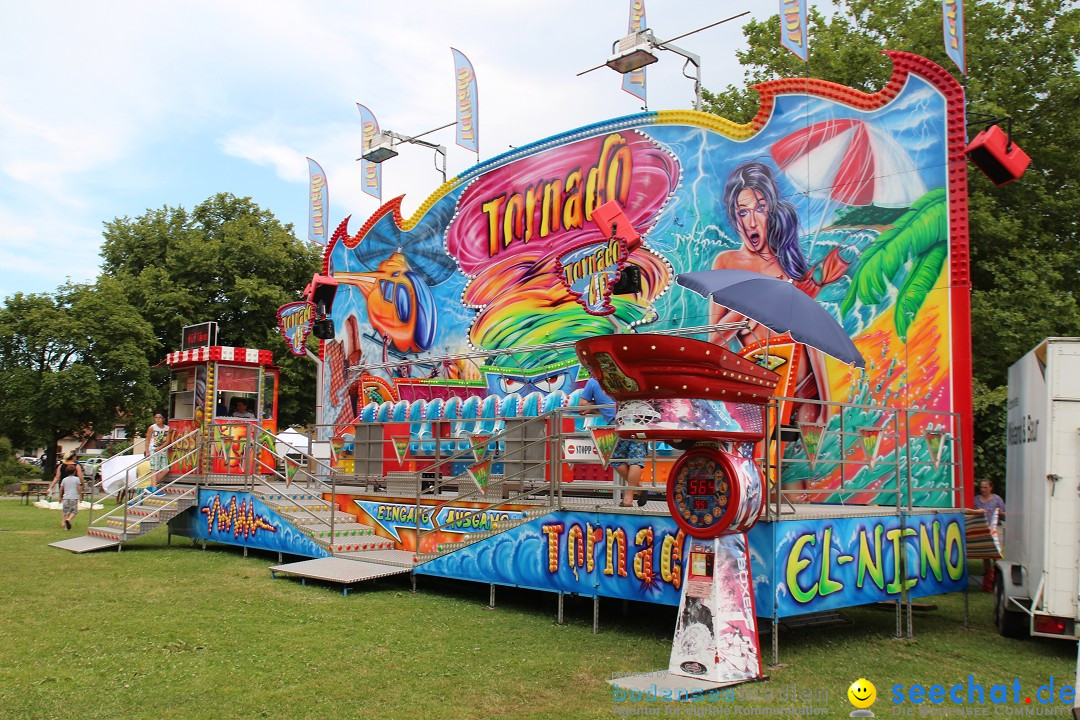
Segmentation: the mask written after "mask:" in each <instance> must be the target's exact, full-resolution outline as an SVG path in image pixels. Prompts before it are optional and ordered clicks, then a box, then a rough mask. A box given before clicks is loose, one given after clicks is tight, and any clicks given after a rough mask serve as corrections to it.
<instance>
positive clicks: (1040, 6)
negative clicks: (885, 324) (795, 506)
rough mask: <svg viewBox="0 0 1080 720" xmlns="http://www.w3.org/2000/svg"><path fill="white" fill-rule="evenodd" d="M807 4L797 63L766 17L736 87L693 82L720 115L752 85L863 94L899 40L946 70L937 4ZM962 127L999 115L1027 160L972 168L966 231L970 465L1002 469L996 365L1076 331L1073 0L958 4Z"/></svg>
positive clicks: (747, 106) (1079, 159)
mask: <svg viewBox="0 0 1080 720" xmlns="http://www.w3.org/2000/svg"><path fill="white" fill-rule="evenodd" d="M833 4H834V6H835V8H836V12H835V14H834V15H832V16H831V17H830V18H826V17H825V16H824V15H823V14H822V13H820V12H819V11H817V10H816V9H811V11H810V13H809V24H810V62H809V63H808V64H804V63H803V62H801V61H800V60H799V59H798V58H796V57H795V56H794V55H793V54H792V53H790V52H788V51H787V50H786V49H784V48H783V47H782V46H781V45H780V43H779V41H778V38H779V33H780V24H779V23H780V19H779V16H773V17H772V18H769V19H768V20H765V21H760V22H758V21H755V22H750V23H748V24H747V25H746V27H745V30H744V33H745V36H746V39H747V41H748V47H747V48H746V49H745V50H742V51H740V52H738V53H737V57H738V60H739V62H740V63H741V64H742V66H743V67H744V70H745V79H746V82H747V87H746V88H737V87H734V86H728V87H727V88H726V89H724V90H723V91H720V92H716V93H710V92H705V93H704V96H705V101H706V107H707V109H709V110H710V111H712V112H715V113H717V114H719V115H722V116H725V117H727V118H729V119H731V120H736V121H744V122H745V121H748V120H749V119H750V118H751V117H753V115H754V114H755V113H756V112H757V109H758V96H757V92H756V91H755V90H753V89H752V87H750V86H752V85H754V84H756V83H759V82H763V81H766V80H772V79H776V78H780V77H799V76H803V75H806V74H809V75H810V76H813V77H817V78H822V79H825V80H832V81H834V82H837V83H841V84H843V85H848V86H850V87H853V88H857V89H859V90H863V91H865V92H875V91H877V90H880V89H881V87H882V86H883V85H884V84H885V82H886V81H887V80H888V79H889V76H890V74H891V72H892V67H891V63H890V62H889V60H888V58H887V57H885V56H884V55H882V54H881V50H883V49H890V50H906V51H908V52H913V53H917V54H919V55H922V56H924V57H927V58H929V59H931V60H933V61H934V62H937V63H938V64H940V65H941V66H942V67H945V68H946V69H948V70H950V71H951V72H954V73H956V68H955V66H953V64H952V62H951V61H950V60H948V59H947V57H946V56H945V51H944V45H943V40H942V29H941V3H940V2H939V0H918V1H917V2H912V0H835V2H834V3H833ZM964 8H965V9H964V14H965V16H966V23H967V33H966V37H967V65H968V75H967V77H966V78H964V79H963V83H964V85H965V89H966V96H967V110H968V120H969V133H970V134H972V135H973V134H974V133H975V132H978V131H979V130H981V129H983V128H984V127H985V125H986V123H985V122H984V121H985V120H988V119H991V118H1000V117H1002V116H1005V115H1010V116H1012V118H1013V138H1014V140H1016V141H1017V142H1018V144H1019V145H1020V146H1021V147H1022V148H1023V149H1024V151H1025V152H1027V153H1028V154H1029V155H1030V156H1031V160H1032V162H1031V167H1030V168H1029V169H1028V171H1027V173H1026V174H1025V175H1024V176H1023V177H1022V178H1021V179H1020V180H1018V181H1017V182H1015V183H1013V184H1011V185H1007V186H1005V187H1001V188H998V187H995V186H994V185H993V184H992V183H990V181H989V180H988V179H986V177H985V176H983V175H982V173H980V172H979V171H978V170H976V169H974V167H973V166H972V168H971V170H972V172H970V173H969V184H970V210H971V218H970V235H971V258H972V270H971V275H972V323H973V331H972V341H973V346H974V369H975V378H974V381H975V384H974V388H975V427H976V437H975V441H976V444H977V448H976V457H975V461H976V471H977V473H980V474H985V475H988V476H991V477H996V478H1000V477H1002V476H1003V475H1004V464H1005V459H1004V452H1003V449H1004V445H1003V435H1002V433H1003V428H1004V425H1005V422H1004V416H1005V395H1006V393H1005V391H1004V385H1005V382H1006V371H1007V369H1008V366H1009V365H1010V364H1012V363H1013V362H1015V361H1016V360H1017V359H1018V358H1019V357H1020V356H1021V355H1023V354H1024V353H1025V352H1027V351H1028V350H1029V349H1031V348H1032V347H1034V345H1035V344H1036V343H1037V342H1039V340H1041V339H1042V338H1044V337H1047V336H1051V335H1059V336H1061V335H1078V334H1080V307H1078V304H1077V297H1076V288H1077V279H1078V278H1077V272H1078V269H1080V220H1078V218H1080V153H1078V152H1077V148H1080V123H1077V122H1076V121H1075V116H1076V113H1077V111H1078V110H1080V67H1078V65H1080V63H1078V61H1077V57H1078V56H1080V9H1078V7H1077V3H1076V2H1075V0H967V2H966V3H965V5H964Z"/></svg>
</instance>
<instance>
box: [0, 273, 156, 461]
mask: <svg viewBox="0 0 1080 720" xmlns="http://www.w3.org/2000/svg"><path fill="white" fill-rule="evenodd" d="M157 347H158V343H157V340H156V339H155V338H154V334H153V332H152V330H151V328H150V325H149V323H147V322H146V321H145V320H143V318H142V317H141V316H140V315H139V313H138V312H137V311H136V310H135V308H134V307H132V306H131V305H130V304H129V303H128V302H127V300H126V298H125V297H124V292H123V290H122V289H121V287H120V285H119V284H118V283H117V282H116V281H115V280H111V279H108V278H102V279H100V280H99V281H98V282H97V284H95V285H73V284H67V285H64V286H62V287H60V288H59V289H58V290H57V291H56V293H55V294H32V295H24V294H23V293H16V294H15V295H14V296H12V297H9V298H7V299H6V300H5V301H4V305H3V307H2V308H0V434H3V435H6V436H7V437H9V438H10V439H11V441H12V443H14V444H15V445H19V446H23V447H29V446H33V445H37V444H44V445H45V447H46V454H47V459H46V463H45V468H46V470H45V473H46V474H48V470H49V469H51V468H52V467H53V465H54V464H55V462H56V444H57V442H59V440H60V439H61V438H64V437H67V436H69V435H81V434H86V433H88V432H91V431H92V430H93V429H94V428H104V427H112V425H113V423H115V422H116V421H118V420H124V421H125V422H126V423H128V424H134V421H135V420H141V419H142V418H145V417H146V414H147V410H148V409H149V407H150V405H151V403H152V400H153V398H154V395H155V388H154V386H153V385H152V384H151V382H150V365H149V363H148V362H147V359H146V358H147V352H148V351H149V352H153V351H155V350H156V349H157Z"/></svg>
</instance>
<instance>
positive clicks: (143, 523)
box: [105, 514, 161, 535]
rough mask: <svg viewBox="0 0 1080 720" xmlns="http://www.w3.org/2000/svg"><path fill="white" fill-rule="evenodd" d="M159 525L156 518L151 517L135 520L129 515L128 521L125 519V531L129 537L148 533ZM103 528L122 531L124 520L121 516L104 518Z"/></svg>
mask: <svg viewBox="0 0 1080 720" xmlns="http://www.w3.org/2000/svg"><path fill="white" fill-rule="evenodd" d="M160 524H161V522H160V521H159V520H158V519H157V518H156V517H153V518H149V517H147V518H143V519H137V518H133V517H131V515H130V514H129V515H128V519H127V531H128V534H129V535H131V534H142V533H144V532H150V531H151V530H153V529H154V528H156V527H157V526H158V525H160ZM105 527H110V528H118V529H120V530H123V529H124V518H123V516H117V517H111V518H105Z"/></svg>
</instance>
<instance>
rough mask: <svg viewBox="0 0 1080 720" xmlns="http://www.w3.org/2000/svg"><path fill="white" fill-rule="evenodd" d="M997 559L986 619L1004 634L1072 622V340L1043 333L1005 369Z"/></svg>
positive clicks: (1067, 627) (1078, 605) (1076, 543)
mask: <svg viewBox="0 0 1080 720" xmlns="http://www.w3.org/2000/svg"><path fill="white" fill-rule="evenodd" d="M1007 447H1008V450H1007V452H1006V469H1005V473H1006V475H1005V502H1006V511H1005V517H1006V519H1007V523H1006V526H1007V527H1006V531H1005V557H1004V559H1003V560H998V561H997V579H996V581H995V582H996V584H995V588H994V601H995V602H994V620H995V621H996V623H997V627H998V630H999V631H1000V632H1001V634H1002V635H1005V636H1007V637H1024V636H1026V635H1029V634H1030V635H1036V636H1041V637H1055V638H1067V639H1074V640H1075V639H1077V637H1078V635H1077V629H1078V627H1080V622H1078V621H1080V572H1078V568H1077V563H1078V560H1080V338H1049V339H1047V340H1044V341H1043V342H1041V343H1039V345H1038V346H1037V347H1036V348H1035V349H1034V350H1032V351H1031V352H1029V353H1028V354H1027V355H1024V357H1022V358H1020V360H1018V361H1017V362H1016V363H1015V364H1014V365H1013V366H1012V367H1010V368H1009V399H1008V446H1007Z"/></svg>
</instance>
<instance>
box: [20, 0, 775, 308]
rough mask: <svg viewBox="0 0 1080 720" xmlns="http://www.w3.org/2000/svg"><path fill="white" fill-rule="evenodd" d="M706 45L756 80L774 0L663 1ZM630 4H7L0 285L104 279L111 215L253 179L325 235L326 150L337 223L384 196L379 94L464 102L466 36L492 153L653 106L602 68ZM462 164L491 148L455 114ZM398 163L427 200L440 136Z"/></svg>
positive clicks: (361, 216) (670, 94)
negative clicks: (753, 41) (318, 190)
mask: <svg viewBox="0 0 1080 720" xmlns="http://www.w3.org/2000/svg"><path fill="white" fill-rule="evenodd" d="M745 10H750V14H749V15H747V16H744V17H742V18H739V19H737V20H733V21H731V22H729V23H726V24H724V25H720V26H718V27H714V28H711V29H708V30H704V31H702V32H700V33H697V34H695V35H691V36H689V37H686V38H682V39H680V40H677V41H676V43H675V44H676V45H677V46H679V47H680V48H683V49H685V50H688V51H690V52H693V53H696V54H698V55H700V56H701V59H702V79H703V84H704V86H705V87H706V88H710V89H713V90H720V89H723V88H724V87H726V86H727V85H729V84H733V85H742V84H743V72H742V69H741V68H740V66H739V65H738V62H737V59H736V52H737V51H739V50H740V49H744V48H745V39H744V38H743V35H742V26H743V25H744V24H745V23H746V22H747V21H748V20H750V19H751V18H757V19H763V18H765V17H767V16H769V15H772V14H775V13H776V10H777V6H776V4H775V3H763V2H753V3H746V2H742V3H738V2H734V0H713V1H710V2H707V3H706V2H701V1H700V0H665V1H664V2H657V1H656V0H652V2H646V11H647V16H646V20H647V24H648V26H649V27H650V28H651V29H652V30H653V32H654V34H655V36H656V37H657V38H658V39H668V38H673V37H675V36H677V35H681V34H682V33H685V32H689V31H691V30H694V29H696V28H699V27H702V26H705V25H708V24H710V23H713V22H716V21H718V20H722V19H724V18H727V17H730V16H732V15H737V14H739V13H741V12H743V11H745ZM628 11H629V1H628V0H596V1H595V2H582V1H581V0H548V2H545V3H542V4H540V5H533V4H532V3H523V2H506V1H505V0H471V1H470V2H468V3H447V2H444V1H442V0H413V1H409V2H403V3H401V4H400V5H396V4H387V3H375V2H369V1H368V0H352V1H351V2H342V1H338V0H327V1H325V2H319V3H310V2H309V3H305V2H299V1H298V0H296V1H289V0H260V1H258V2H254V1H249V0H215V1H214V2H203V1H202V0H184V2H179V1H178V0H166V1H164V2H153V3H147V2H131V1H129V0H110V1H108V2H100V3H86V2H74V1H72V0H50V2H40V3H5V4H4V8H3V10H0V298H6V297H9V296H10V295H12V294H14V293H15V292H51V291H53V290H55V289H56V287H57V286H59V285H60V284H61V283H63V282H64V281H65V280H66V279H70V280H72V281H75V282H87V281H92V280H93V279H94V278H95V277H96V276H97V274H98V271H99V266H100V257H99V252H100V247H101V242H102V230H103V223H105V222H107V221H110V220H113V219H114V218H117V217H129V218H135V217H137V216H139V215H141V214H142V213H144V212H146V210H147V209H156V208H161V207H163V206H166V205H167V206H170V207H175V206H182V207H185V208H188V209H190V208H192V207H194V206H195V205H197V204H198V203H200V202H201V201H203V200H205V199H207V198H209V197H211V196H212V195H214V194H216V193H219V192H229V193H232V194H234V195H237V196H241V197H244V196H250V197H251V198H253V199H254V201H255V202H256V203H258V204H259V205H260V206H261V207H263V208H265V209H268V210H270V211H272V212H273V213H274V214H275V216H276V217H277V218H278V219H279V220H281V221H282V222H285V223H291V224H292V225H293V226H294V232H296V234H297V235H298V236H300V237H305V236H306V234H307V232H306V229H307V212H308V208H307V205H308V199H307V162H306V160H305V157H311V158H313V159H315V160H317V161H318V162H319V163H321V164H322V166H323V168H324V170H325V172H326V175H327V182H328V187H329V191H330V213H329V225H330V227H331V228H332V227H334V226H336V225H337V223H338V222H340V220H341V219H343V218H344V217H345V216H346V215H352V216H353V221H352V225H351V227H352V230H353V231H354V232H355V230H356V229H357V228H359V226H360V225H361V224H362V223H363V221H364V220H365V219H366V218H367V217H368V216H369V215H370V214H371V213H372V212H374V211H375V210H376V209H377V207H378V202H377V201H376V200H375V198H372V197H370V196H368V195H365V194H363V193H362V192H361V191H360V180H361V175H360V163H358V162H356V158H357V157H359V155H360V149H361V126H360V117H359V113H358V112H357V109H356V103H358V102H359V103H363V104H364V105H366V106H367V107H368V108H370V109H371V110H372V112H373V113H374V114H375V116H376V117H377V119H378V121H379V123H380V125H381V127H382V129H383V130H392V131H395V132H398V133H401V134H405V135H418V134H420V133H423V132H425V131H427V130H431V129H433V128H436V127H439V126H440V125H445V124H447V123H451V122H453V121H454V119H455V115H454V108H455V105H454V103H455V97H454V67H453V60H452V55H451V51H450V48H451V47H454V48H457V49H458V50H460V51H461V52H463V53H465V55H467V56H468V57H469V59H470V60H471V62H472V64H473V68H474V70H475V72H476V77H477V83H478V91H477V94H478V96H479V110H478V113H477V125H478V132H479V142H480V159H481V160H485V159H487V158H490V157H493V156H495V155H498V154H500V153H502V152H504V151H505V150H508V149H509V148H511V147H517V146H520V145H524V144H526V143H529V142H533V141H536V140H541V139H543V138H546V137H548V136H550V135H553V134H556V133H558V132H562V131H565V130H570V129H573V128H575V127H579V126H582V125H586V124H589V123H592V122H596V121H599V120H604V119H608V118H613V117H619V116H622V115H628V114H632V113H635V112H638V111H639V110H640V109H641V108H642V103H641V101H640V100H638V99H637V98H635V97H633V96H632V95H630V94H628V93H625V92H623V91H622V89H621V78H620V76H619V75H617V74H616V73H614V72H613V71H611V70H609V69H607V68H606V67H601V68H600V69H598V70H595V71H593V72H591V73H588V74H586V75H583V76H581V77H577V76H576V75H577V73H579V72H581V71H583V70H587V69H589V68H592V67H594V66H597V65H600V64H602V63H603V62H604V61H605V60H606V59H607V57H608V56H609V55H610V54H611V50H612V44H613V43H614V42H615V41H617V40H618V39H619V38H620V37H622V36H623V35H625V34H626V32H627V23H628ZM682 67H683V59H682V58H680V57H679V56H678V55H676V54H674V53H670V52H667V53H661V54H660V61H659V62H658V63H656V64H654V65H652V66H650V67H649V69H648V72H649V79H648V83H649V88H648V94H649V97H648V107H649V109H650V110H668V109H684V108H689V107H691V105H692V102H693V83H692V81H691V80H688V79H686V78H684V77H682ZM424 139H425V140H428V141H431V142H436V143H439V144H442V145H445V146H446V147H447V151H448V158H447V170H448V173H449V175H450V176H454V175H458V174H460V173H461V172H463V171H465V170H466V169H468V168H469V167H471V166H472V165H473V164H475V163H476V161H477V157H476V155H475V154H473V153H472V152H470V151H468V150H465V149H463V148H460V147H458V146H456V145H455V144H454V130H453V128H449V129H445V130H441V131H438V132H435V133H432V134H431V135H427V136H425V138H424ZM398 150H399V151H400V155H399V156H398V157H397V158H394V159H393V160H391V161H389V162H387V163H385V164H384V165H383V176H382V177H383V198H384V200H388V199H390V198H392V197H395V196H397V195H401V194H404V195H405V199H404V201H403V206H404V210H405V212H406V214H407V215H409V214H411V213H412V211H413V210H415V209H416V208H417V207H418V206H419V205H420V204H421V203H422V202H423V200H424V199H425V198H426V197H427V196H428V195H430V194H431V193H432V192H433V191H434V190H435V189H436V188H437V187H438V186H439V184H440V183H441V176H440V175H439V173H438V171H437V169H436V165H435V153H434V151H432V150H429V149H427V148H423V147H419V146H414V145H406V146H403V147H401V148H398Z"/></svg>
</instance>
